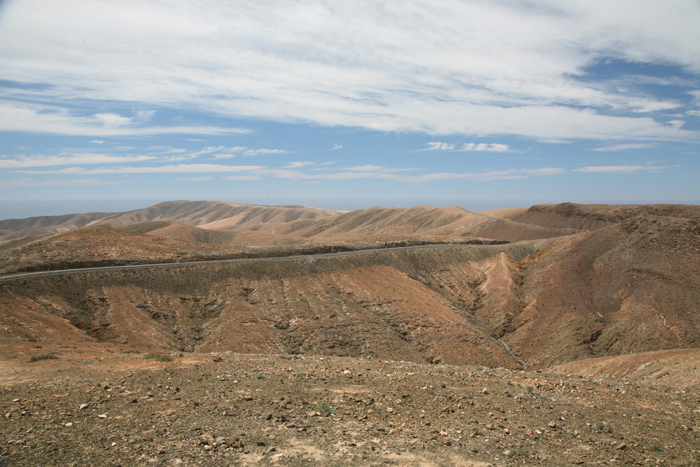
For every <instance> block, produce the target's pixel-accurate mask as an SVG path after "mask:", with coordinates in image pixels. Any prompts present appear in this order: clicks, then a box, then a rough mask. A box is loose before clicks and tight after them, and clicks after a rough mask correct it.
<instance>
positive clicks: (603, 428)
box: [593, 422, 613, 433]
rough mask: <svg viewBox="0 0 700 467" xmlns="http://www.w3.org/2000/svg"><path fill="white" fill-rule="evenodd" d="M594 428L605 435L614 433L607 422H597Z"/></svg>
mask: <svg viewBox="0 0 700 467" xmlns="http://www.w3.org/2000/svg"><path fill="white" fill-rule="evenodd" d="M593 428H595V429H596V430H598V431H602V432H604V433H612V431H613V430H612V427H611V426H610V425H608V424H607V423H605V422H595V424H593Z"/></svg>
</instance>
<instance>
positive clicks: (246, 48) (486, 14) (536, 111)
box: [0, 0, 700, 141]
mask: <svg viewBox="0 0 700 467" xmlns="http://www.w3.org/2000/svg"><path fill="white" fill-rule="evenodd" d="M198 5H199V7H198V8H192V7H191V6H190V5H188V4H186V3H177V4H170V3H167V2H155V1H150V2H149V1H144V2H129V3H128V4H126V5H121V4H120V5H117V4H114V3H110V2H106V1H95V0H64V1H61V2H48V3H47V2H45V1H41V0H24V1H22V2H16V5H13V8H12V9H10V10H8V12H10V13H8V17H7V19H6V21H5V22H4V23H3V28H2V29H0V57H2V59H0V69H2V70H3V78H4V79H6V80H14V81H17V82H20V83H26V84H28V85H32V84H36V83H42V84H44V86H42V87H40V88H39V87H31V86H23V87H16V88H12V89H10V88H7V91H6V93H7V95H8V99H12V102H37V101H39V100H40V101H41V102H52V103H53V104H54V111H58V114H56V113H55V112H54V113H50V112H45V111H43V110H42V111H32V110H31V109H29V110H27V109H24V110H22V109H21V108H20V109H17V108H15V109H11V110H8V109H5V110H4V111H2V113H1V114H0V131H24V132H43V133H54V134H68V135H78V134H80V135H90V136H91V135H109V136H114V135H145V134H169V133H190V134H210V135H214V134H229V133H237V132H239V133H240V132H242V131H246V130H244V129H240V128H220V127H209V126H203V127H187V126H184V127H159V126H154V125H153V124H152V123H151V121H150V120H149V119H150V117H152V116H153V114H149V112H152V111H151V110H139V111H137V112H136V113H135V115H134V116H133V117H125V116H123V115H120V114H119V113H115V112H113V111H101V110H95V111H94V113H93V114H92V115H90V116H75V115H71V114H70V112H68V111H67V110H65V109H67V108H68V106H69V105H70V103H74V102H80V103H81V104H82V105H85V106H88V107H89V106H90V103H95V104H94V105H93V106H92V107H93V108H94V109H100V108H103V107H101V106H102V103H105V102H115V103H121V104H122V108H127V106H128V105H132V106H133V105H134V103H137V104H138V105H139V106H140V107H141V108H143V109H155V108H158V109H160V108H171V109H172V108H177V109H182V108H195V109H198V110H202V111H203V112H209V113H210V114H211V115H216V116H224V117H234V118H241V117H243V118H255V119H263V120H272V121H278V122H293V123H298V122H308V123H312V124H318V125H324V126H344V127H352V128H364V129H371V130H379V131H399V132H422V133H427V134H434V135H452V134H468V135H478V136H483V135H495V134H503V135H522V136H527V137H533V138H539V139H542V140H571V139H599V140H621V139H625V140H641V141H648V140H683V141H691V140H697V139H698V132H697V131H696V130H684V129H682V128H680V127H674V126H673V125H666V124H665V123H664V122H662V121H658V120H656V119H655V118H656V117H655V113H656V112H658V111H659V110H668V109H679V111H682V110H683V108H682V107H683V105H684V103H683V102H682V101H681V100H675V99H668V98H664V97H662V96H661V94H659V95H657V96H655V95H651V94H649V93H648V92H646V91H645V90H643V89H642V88H640V87H639V86H636V87H635V86H618V85H616V84H615V83H612V82H610V83H609V82H606V81H605V80H595V77H594V76H591V77H589V78H591V79H581V78H582V77H584V74H585V72H586V70H587V68H588V67H589V66H590V65H591V64H594V63H596V62H598V61H601V60H602V59H605V58H608V57H613V58H615V59H619V60H625V61H628V62H634V63H652V64H659V65H664V66H668V65H672V66H677V67H680V68H682V69H685V70H688V72H689V73H698V72H700V59H698V57H700V45H698V44H700V28H697V24H699V23H700V9H698V8H697V5H696V4H695V2H692V1H678V2H670V3H669V2H656V3H655V2H650V3H645V4H644V8H639V7H638V6H637V5H636V4H634V3H630V2H611V3H608V4H605V5H601V4H599V3H596V2H559V1H554V0H542V1H540V2H506V3H503V2H477V1H474V2H448V3H440V4H439V5H437V4H435V2H432V1H429V0H415V1H411V2H399V1H388V2H386V3H383V4H382V6H381V7H378V6H377V4H376V2H373V1H371V0H358V1H356V2H340V3H334V4H333V5H332V6H331V5H330V4H326V3H322V2H302V1H289V2H283V3H282V4H276V5H275V6H274V7H273V6H271V5H270V4H269V3H267V2H258V1H255V0H241V1H237V2H216V1H214V0H205V1H204V2H202V3H199V4H198ZM290 18H293V21H290ZM417 18H420V20H417ZM115 19H118V20H115ZM669 25H673V26H672V27H670V26H669ZM134 50H138V51H139V53H134V52H133V51H134ZM202 50H206V51H207V53H206V54H203V53H202V52H201V51H202ZM241 63H245V66H241ZM84 108H85V107H84ZM61 109H63V111H64V112H67V114H60V111H61ZM159 112H160V111H159ZM690 115H692V114H690Z"/></svg>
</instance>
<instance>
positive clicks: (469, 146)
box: [460, 143, 512, 152]
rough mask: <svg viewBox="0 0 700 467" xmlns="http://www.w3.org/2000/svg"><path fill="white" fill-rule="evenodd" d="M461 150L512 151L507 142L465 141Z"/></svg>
mask: <svg viewBox="0 0 700 467" xmlns="http://www.w3.org/2000/svg"><path fill="white" fill-rule="evenodd" d="M460 150H461V151H476V152H512V151H511V149H510V147H509V146H508V145H507V144H499V143H491V144H486V143H478V144H475V143H465V144H463V145H462V148H461V149H460Z"/></svg>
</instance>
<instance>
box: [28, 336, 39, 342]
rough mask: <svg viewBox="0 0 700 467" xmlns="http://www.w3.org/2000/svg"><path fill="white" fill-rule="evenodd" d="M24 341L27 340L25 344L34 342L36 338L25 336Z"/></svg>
mask: <svg viewBox="0 0 700 467" xmlns="http://www.w3.org/2000/svg"><path fill="white" fill-rule="evenodd" d="M25 339H26V340H27V342H36V341H37V339H36V337H31V336H27V337H25Z"/></svg>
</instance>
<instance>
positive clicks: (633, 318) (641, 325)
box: [506, 216, 700, 366]
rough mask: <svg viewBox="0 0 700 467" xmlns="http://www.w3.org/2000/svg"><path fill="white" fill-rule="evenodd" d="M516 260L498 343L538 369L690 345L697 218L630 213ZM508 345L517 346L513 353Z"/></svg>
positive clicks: (699, 267)
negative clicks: (512, 308)
mask: <svg viewBox="0 0 700 467" xmlns="http://www.w3.org/2000/svg"><path fill="white" fill-rule="evenodd" d="M563 240H564V239H562V241H560V243H559V244H558V245H556V246H554V247H552V248H549V249H545V250H543V251H541V252H539V253H536V254H535V255H533V256H532V257H531V258H529V259H528V260H526V261H525V262H524V263H523V265H524V266H526V272H525V276H526V278H525V280H524V283H523V286H522V287H521V288H520V290H519V293H520V298H521V301H522V305H523V306H524V308H523V311H522V313H520V314H519V315H518V316H517V317H516V318H515V319H514V320H513V322H512V326H513V331H512V332H511V333H509V334H508V336H507V337H506V341H507V342H508V344H509V345H510V346H511V348H512V349H514V352H515V353H516V354H518V355H519V356H520V357H521V358H523V359H524V360H526V361H528V362H531V363H532V364H535V365H538V366H549V365H553V364H558V363H563V362H566V361H571V360H577V359H581V358H588V357H594V356H606V355H619V354H626V353H633V352H644V351H650V350H659V349H672V348H681V347H698V346H700V314H698V312H697V310H698V306H700V254H699V253H700V222H699V220H698V218H691V219H683V218H678V217H661V216H639V217H635V218H631V219H628V220H626V221H624V222H622V223H620V224H616V225H612V226H610V227H607V228H605V229H600V230H597V231H595V232H590V233H587V234H582V235H578V236H574V237H570V238H569V239H568V240H566V241H565V242H564V241H563ZM515 349H517V350H515Z"/></svg>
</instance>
